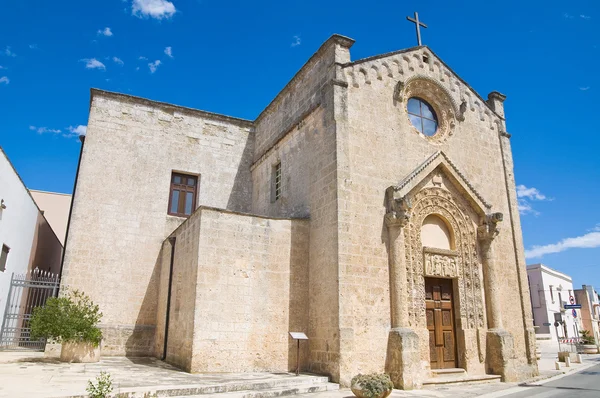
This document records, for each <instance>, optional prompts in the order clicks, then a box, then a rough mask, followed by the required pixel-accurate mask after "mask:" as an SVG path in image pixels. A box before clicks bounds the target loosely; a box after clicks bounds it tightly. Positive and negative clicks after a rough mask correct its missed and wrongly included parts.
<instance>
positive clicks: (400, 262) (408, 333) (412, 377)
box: [385, 198, 423, 390]
mask: <svg viewBox="0 0 600 398" xmlns="http://www.w3.org/2000/svg"><path fill="white" fill-rule="evenodd" d="M410 208H411V205H410V201H408V200H407V199H406V198H401V199H393V198H392V199H391V201H390V202H389V203H388V213H387V214H386V216H385V223H386V225H387V228H388V237H389V267H390V268H389V272H390V306H391V311H390V312H391V319H392V322H391V325H392V329H391V330H390V335H389V339H388V351H387V361H386V373H388V374H389V375H390V378H391V379H392V382H393V383H394V387H395V388H401V389H404V390H412V389H413V388H419V387H421V385H422V383H423V380H422V372H421V358H420V351H419V336H418V335H417V334H416V333H415V331H414V330H412V329H410V328H409V323H408V308H407V303H408V292H407V288H408V287H407V281H406V257H405V242H404V230H403V228H404V226H406V224H407V223H408V220H409V218H410Z"/></svg>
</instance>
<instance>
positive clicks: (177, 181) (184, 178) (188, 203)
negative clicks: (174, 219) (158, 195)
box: [168, 173, 198, 217]
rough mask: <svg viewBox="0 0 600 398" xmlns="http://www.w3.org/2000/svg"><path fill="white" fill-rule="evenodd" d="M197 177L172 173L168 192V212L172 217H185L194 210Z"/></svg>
mask: <svg viewBox="0 0 600 398" xmlns="http://www.w3.org/2000/svg"><path fill="white" fill-rule="evenodd" d="M197 187H198V177H196V176H191V175H187V174H180V173H173V174H172V175H171V189H170V191H169V210H168V214H170V215H172V216H180V217H187V216H189V215H190V214H192V212H193V211H194V210H195V209H196V193H197Z"/></svg>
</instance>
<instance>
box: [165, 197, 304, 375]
mask: <svg viewBox="0 0 600 398" xmlns="http://www.w3.org/2000/svg"><path fill="white" fill-rule="evenodd" d="M172 237H173V238H175V254H174V263H173V282H172V283H173V285H172V294H171V307H170V308H171V310H170V322H169V333H168V342H167V356H166V359H167V362H169V363H172V364H174V365H177V366H180V367H182V368H183V369H185V370H187V371H191V372H249V371H279V372H281V371H288V370H294V369H295V366H296V346H295V344H294V343H293V341H291V339H290V338H289V335H288V332H290V331H306V329H307V324H308V286H307V281H308V253H307V251H308V242H309V236H308V221H306V220H300V219H293V220H290V219H270V218H264V217H257V216H252V215H246V214H238V213H232V212H227V211H223V210H218V209H211V208H200V209H198V210H197V211H196V212H195V213H194V215H193V216H192V217H190V218H189V220H188V221H187V222H185V223H184V224H182V225H181V226H180V227H179V228H178V229H177V230H176V231H175V232H174V233H173V235H172ZM169 265H170V256H164V257H163V262H162V264H161V279H162V280H168V276H167V275H168V270H169ZM167 283H168V282H167ZM167 288H168V285H165V284H164V283H161V290H160V300H159V301H160V302H161V303H166V302H167V293H166V292H167ZM162 308H164V307H162V306H161V310H160V311H159V313H158V318H159V319H164V316H165V313H164V310H163V309H162ZM159 324H161V325H163V327H164V322H163V321H159ZM157 335H158V333H157ZM158 340H159V339H157V347H158V348H160V347H162V345H163V344H164V340H163V341H158ZM302 351H303V352H302V354H301V360H302V368H303V369H306V368H307V365H306V364H307V361H308V356H307V352H308V345H307V344H306V343H303V345H302Z"/></svg>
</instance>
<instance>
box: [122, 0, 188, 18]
mask: <svg viewBox="0 0 600 398" xmlns="http://www.w3.org/2000/svg"><path fill="white" fill-rule="evenodd" d="M176 11H177V10H175V6H174V5H173V3H171V2H170V1H167V0H133V3H132V4H131V13H132V14H133V15H135V16H136V17H138V18H148V17H150V18H156V19H163V18H171V17H172V16H173V14H175V12H176Z"/></svg>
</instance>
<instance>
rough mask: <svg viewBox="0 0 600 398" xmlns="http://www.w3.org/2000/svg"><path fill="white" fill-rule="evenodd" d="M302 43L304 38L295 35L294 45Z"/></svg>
mask: <svg viewBox="0 0 600 398" xmlns="http://www.w3.org/2000/svg"><path fill="white" fill-rule="evenodd" d="M300 44H302V40H301V39H300V36H298V35H295V36H294V41H293V42H292V47H296V46H299V45H300Z"/></svg>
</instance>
